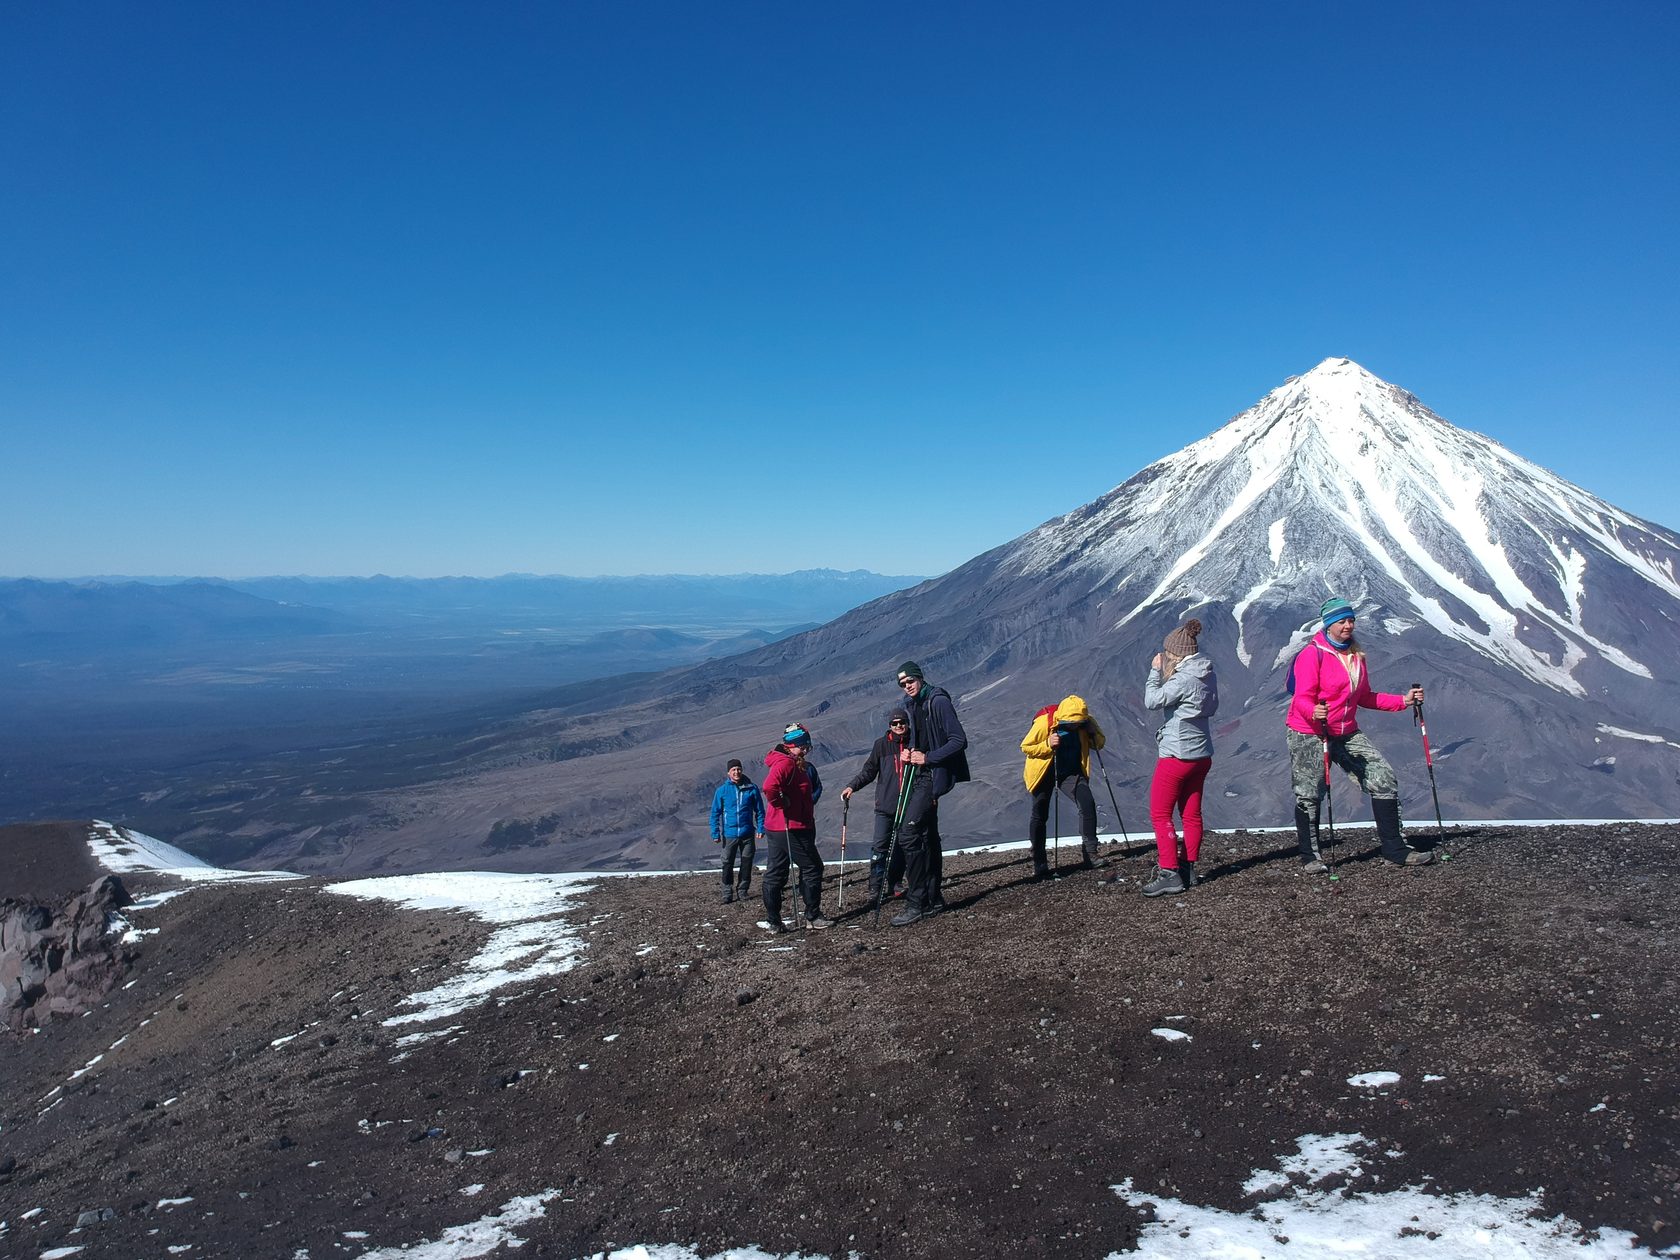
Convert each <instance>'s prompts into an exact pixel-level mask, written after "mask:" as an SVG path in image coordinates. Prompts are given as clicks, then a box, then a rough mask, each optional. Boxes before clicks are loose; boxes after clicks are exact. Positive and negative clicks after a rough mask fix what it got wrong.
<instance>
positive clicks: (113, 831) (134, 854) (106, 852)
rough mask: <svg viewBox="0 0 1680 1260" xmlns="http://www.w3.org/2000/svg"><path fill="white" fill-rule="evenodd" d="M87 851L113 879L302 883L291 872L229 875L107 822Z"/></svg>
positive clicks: (97, 827) (95, 830)
mask: <svg viewBox="0 0 1680 1260" xmlns="http://www.w3.org/2000/svg"><path fill="white" fill-rule="evenodd" d="M88 849H89V850H90V851H91V852H92V853H93V860H94V861H95V862H98V863H99V864H100V865H101V866H103V867H104V868H105V869H106V870H108V871H110V872H111V873H112V874H114V875H126V874H129V873H130V872H132V871H161V872H163V873H164V874H165V875H174V876H175V877H176V878H178V879H185V880H194V881H198V880H223V879H243V880H254V881H257V882H266V881H270V880H278V879H302V878H303V876H301V875H293V874H292V873H291V872H290V871H230V870H227V869H226V868H224V867H220V866H211V865H210V863H208V862H206V861H205V860H204V859H203V858H195V857H194V856H193V855H192V854H190V853H188V852H187V851H186V850H185V849H177V848H176V847H175V846H174V845H172V844H168V843H166V842H164V841H162V840H159V839H157V838H156V837H154V836H148V835H145V834H143V833H141V832H138V831H130V830H129V829H128V828H127V827H117V826H114V825H112V824H111V823H108V822H98V821H95V822H94V824H93V825H92V826H91V827H90V828H89V829H88Z"/></svg>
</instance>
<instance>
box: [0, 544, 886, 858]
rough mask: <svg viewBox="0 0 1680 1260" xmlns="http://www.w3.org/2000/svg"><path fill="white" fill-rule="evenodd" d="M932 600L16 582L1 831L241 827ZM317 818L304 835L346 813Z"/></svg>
mask: <svg viewBox="0 0 1680 1260" xmlns="http://www.w3.org/2000/svg"><path fill="white" fill-rule="evenodd" d="M917 580H918V579H916V578H909V577H888V576H883V575H880V574H875V573H867V572H862V571H854V572H839V571H836V570H826V569H812V570H804V571H801V572H798V573H792V574H732V575H723V576H715V577H708V576H686V575H673V576H663V577H634V578H567V577H525V576H509V577H502V578H484V579H479V578H446V579H435V580H434V579H405V578H385V577H375V578H264V579H254V580H250V581H241V582H237V583H232V582H225V581H219V580H214V579H151V580H138V579H93V580H85V581H76V582H65V581H38V580H29V579H12V580H0V711H3V712H4V713H5V715H6V721H5V722H0V818H11V819H25V818H40V817H57V816H65V815H74V814H80V813H89V812H94V811H96V810H98V809H102V808H124V807H126V808H129V809H130V810H131V816H139V815H144V816H146V817H147V821H148V822H149V823H150V824H151V825H153V826H155V827H157V828H159V829H160V830H163V831H165V832H167V833H169V834H177V833H178V832H180V831H181V830H183V829H192V828H193V827H194V826H195V821H194V820H196V819H198V818H200V817H201V816H203V814H202V812H201V811H205V810H208V811H210V812H211V814H212V815H213V817H214V820H215V821H216V822H225V821H226V820H227V818H228V816H229V811H230V810H234V811H237V810H239V809H241V808H243V807H244V805H246V804H248V803H249V801H248V799H247V794H246V793H244V792H243V791H242V789H241V788H240V787H239V786H238V785H239V784H240V783H242V782H244V781H245V780H246V778H247V777H248V776H249V777H251V778H252V780H253V781H254V782H257V783H258V784H259V786H256V787H254V788H252V790H251V792H250V793H249V794H248V795H249V796H252V797H259V798H262V799H264V800H266V801H267V802H268V805H267V806H266V807H265V808H269V809H272V808H275V807H276V806H277V805H278V804H279V803H280V802H278V801H276V800H275V799H274V797H275V793H274V791H273V789H272V786H271V785H272V783H273V779H272V778H268V779H267V781H266V784H263V782H262V781H263V780H264V776H265V774H268V773H269V772H267V771H261V772H259V770H258V769H257V768H259V767H263V766H265V765H267V764H268V761H267V759H268V758H270V757H273V756H280V757H281V758H282V761H281V763H280V766H279V771H278V772H279V773H285V772H289V771H294V770H296V769H297V767H299V766H305V767H308V766H315V765H318V764H325V765H328V766H338V765H340V764H341V763H343V761H344V758H342V757H341V756H340V755H339V754H338V753H337V752H335V751H332V750H334V749H336V748H337V747H339V746H341V745H345V744H364V745H365V746H367V747H374V748H386V747H393V748H397V749H407V748H409V747H411V746H412V745H411V743H410V741H418V742H419V744H421V745H424V746H427V747H435V746H437V745H439V744H442V745H444V746H447V745H448V744H449V742H450V741H452V740H454V739H456V738H458V737H459V735H460V733H461V732H465V731H469V730H472V729H475V724H477V723H481V722H482V721H483V720H484V719H483V716H482V710H483V708H484V706H485V705H487V704H491V703H492V702H494V704H495V705H496V706H497V707H494V708H493V710H492V711H493V712H494V713H495V715H496V717H497V719H498V720H500V719H501V718H502V717H503V716H505V714H506V713H507V711H508V709H507V706H506V703H505V702H504V700H503V698H505V697H507V696H509V695H525V696H529V695H530V694H532V693H533V692H536V691H539V690H544V689H550V688H553V687H556V686H560V685H564V684H568V683H575V682H579V681H583V680H588V679H594V678H600V677H604V676H608V675H621V674H631V673H634V674H644V673H650V672H657V671H660V670H666V669H670V668H671V667H673V666H677V665H683V664H689V663H693V662H695V661H700V660H704V659H707V658H709V657H713V656H727V655H730V654H733V653H737V652H741V651H745V650H748V649H751V648H757V647H762V646H764V645H765V644H767V643H771V642H774V641H775V640H776V639H778V638H781V637H783V636H785V635H788V634H791V633H797V632H798V631H801V630H804V629H808V628H810V627H811V626H813V625H816V624H820V623H822V622H825V621H828V620H830V619H832V618H833V617H834V616H836V615H837V614H839V613H841V612H843V611H845V610H846V609H848V608H851V607H853V606H855V605H856V604H858V603H861V602H865V601H867V600H869V599H871V598H874V597H875V596H877V595H879V594H881V593H882V592H884V591H891V590H895V589H898V588H899V587H902V586H904V585H906V584H909V583H913V582H915V581H917ZM463 709H466V714H465V716H463V714H462V712H461V711H462V710H463ZM323 750H324V751H323ZM353 769H354V771H356V772H361V771H362V770H363V769H364V767H363V765H362V763H361V762H360V761H358V762H357V763H356V765H355V767H353ZM347 773H349V772H347ZM367 775H368V777H369V778H371V780H372V781H374V782H378V783H382V784H383V783H388V782H390V781H391V778H390V776H389V775H388V774H387V773H386V772H384V771H380V770H375V771H368V772H367ZM350 777H351V778H352V779H353V778H354V775H353V774H350ZM335 782H337V780H335ZM355 786H362V784H360V783H358V784H356V785H355ZM309 796H310V794H309V793H308V792H305V791H304V790H303V789H302V788H300V789H299V793H298V795H297V796H294V798H293V804H294V806H296V809H295V811H294V813H293V814H292V815H290V816H289V821H288V824H287V825H295V824H296V823H297V822H298V820H299V818H308V819H311V820H313V819H314V818H315V816H316V815H317V814H321V813H323V812H324V810H323V809H318V808H317V807H316V806H315V803H314V802H313V801H312V800H311V799H309ZM300 798H301V800H300ZM206 802H214V803H213V804H207V803H206ZM134 811H138V812H137V813H134ZM310 825H313V822H311V824H310Z"/></svg>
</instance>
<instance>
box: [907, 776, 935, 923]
mask: <svg viewBox="0 0 1680 1260" xmlns="http://www.w3.org/2000/svg"><path fill="white" fill-rule="evenodd" d="M932 778H933V776H932V775H928V776H927V777H926V778H923V777H922V776H920V775H918V776H917V777H916V782H915V783H914V784H913V785H911V788H910V800H909V802H908V803H907V804H906V805H905V807H904V821H903V823H901V824H900V825H899V829H898V832H899V835H898V842H899V844H901V845H903V846H904V871H905V885H904V900H905V902H906V903H907V904H908V905H909V907H910V908H911V909H912V910H916V911H920V912H922V913H926V911H927V910H928V909H929V908H931V907H933V906H942V905H944V904H945V898H944V897H943V896H941V895H940V892H939V885H940V884H941V883H942V882H943V881H944V878H945V852H944V841H943V839H942V838H941V836H940V834H939V798H938V797H937V796H935V795H934V794H933V783H932V782H931V780H932Z"/></svg>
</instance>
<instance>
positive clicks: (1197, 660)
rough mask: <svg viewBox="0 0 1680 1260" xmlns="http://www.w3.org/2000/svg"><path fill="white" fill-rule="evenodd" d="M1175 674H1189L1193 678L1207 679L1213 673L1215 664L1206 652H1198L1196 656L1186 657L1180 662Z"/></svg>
mask: <svg viewBox="0 0 1680 1260" xmlns="http://www.w3.org/2000/svg"><path fill="white" fill-rule="evenodd" d="M1174 672H1175V673H1179V674H1188V675H1190V677H1192V678H1206V677H1207V676H1208V675H1209V674H1211V673H1213V662H1212V661H1211V660H1209V659H1208V656H1207V654H1206V653H1205V652H1197V653H1196V654H1195V655H1194V656H1186V657H1185V658H1184V659H1183V660H1182V661H1180V662H1179V663H1178V668H1177V669H1176V670H1175V671H1174Z"/></svg>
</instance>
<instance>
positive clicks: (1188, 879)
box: [1178, 858, 1196, 892]
mask: <svg viewBox="0 0 1680 1260" xmlns="http://www.w3.org/2000/svg"><path fill="white" fill-rule="evenodd" d="M1178 874H1179V877H1180V878H1181V879H1183V880H1184V891H1185V892H1189V891H1190V890H1191V889H1192V888H1194V887H1195V886H1196V864H1195V863H1194V862H1192V861H1190V860H1189V859H1188V858H1180V859H1179V861H1178Z"/></svg>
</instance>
